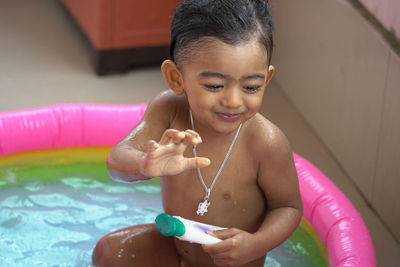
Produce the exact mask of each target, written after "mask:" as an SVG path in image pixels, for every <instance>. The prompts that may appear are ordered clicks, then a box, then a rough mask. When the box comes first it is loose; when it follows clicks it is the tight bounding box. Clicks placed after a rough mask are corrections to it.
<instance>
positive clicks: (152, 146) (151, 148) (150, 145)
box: [147, 140, 160, 153]
mask: <svg viewBox="0 0 400 267" xmlns="http://www.w3.org/2000/svg"><path fill="white" fill-rule="evenodd" d="M159 146H160V145H159V144H158V143H157V142H156V141H154V140H149V141H148V142H147V153H150V152H154V151H155V150H156V149H157V148H158V147H159Z"/></svg>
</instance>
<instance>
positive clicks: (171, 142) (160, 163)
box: [142, 129, 210, 177]
mask: <svg viewBox="0 0 400 267" xmlns="http://www.w3.org/2000/svg"><path fill="white" fill-rule="evenodd" d="M200 143H201V138H200V135H199V134H198V133H197V132H195V131H192V130H186V131H178V130H174V129H168V130H166V131H165V132H164V134H163V136H162V137H161V140H160V142H159V143H157V142H155V141H154V140H150V141H149V142H148V144H147V146H148V149H147V154H146V157H145V160H144V164H143V169H142V173H143V174H145V175H146V176H149V177H157V176H165V175H176V174H178V173H181V172H183V171H184V170H188V169H193V168H202V167H206V166H208V165H210V160H209V159H208V158H202V157H197V158H185V157H184V156H183V152H184V151H185V150H186V148H187V146H188V145H195V144H200Z"/></svg>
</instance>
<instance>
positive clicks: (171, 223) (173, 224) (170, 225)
mask: <svg viewBox="0 0 400 267" xmlns="http://www.w3.org/2000/svg"><path fill="white" fill-rule="evenodd" d="M156 226H157V229H158V231H160V233H161V234H163V235H165V236H182V235H183V234H184V233H185V225H183V223H182V222H181V221H180V220H179V219H177V218H174V217H172V216H171V215H168V214H166V213H161V214H160V215H158V216H157V218H156Z"/></svg>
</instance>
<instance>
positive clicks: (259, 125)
mask: <svg viewBox="0 0 400 267" xmlns="http://www.w3.org/2000/svg"><path fill="white" fill-rule="evenodd" d="M250 127H251V128H250ZM249 130H251V132H250V133H249V134H250V135H252V136H251V138H250V139H249V140H250V141H249V142H250V143H249V145H250V146H252V148H253V149H254V155H255V157H257V158H256V160H257V161H258V177H257V180H258V184H259V185H260V187H261V188H262V190H263V191H264V194H265V196H266V198H267V199H268V207H269V208H270V209H272V208H277V207H284V206H286V207H288V206H290V207H296V208H298V209H301V198H300V192H299V185H298V179H297V172H296V168H295V165H294V161H293V154H292V150H291V148H290V145H289V142H288V140H287V138H286V136H285V134H284V133H283V132H282V131H281V130H280V129H279V128H278V127H277V126H276V125H274V124H273V123H272V122H270V121H269V120H267V119H266V118H265V117H263V116H262V115H260V114H257V115H256V116H255V117H254V118H252V120H251V124H250V125H249Z"/></svg>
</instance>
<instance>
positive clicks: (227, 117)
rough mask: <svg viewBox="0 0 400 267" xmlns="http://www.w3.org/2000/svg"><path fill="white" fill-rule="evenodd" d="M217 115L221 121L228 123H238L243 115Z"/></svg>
mask: <svg viewBox="0 0 400 267" xmlns="http://www.w3.org/2000/svg"><path fill="white" fill-rule="evenodd" d="M217 115H218V117H219V118H220V119H222V120H224V121H227V122H234V121H237V120H238V119H239V118H240V117H241V115H242V114H240V113H239V114H229V113H219V112H217Z"/></svg>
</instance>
